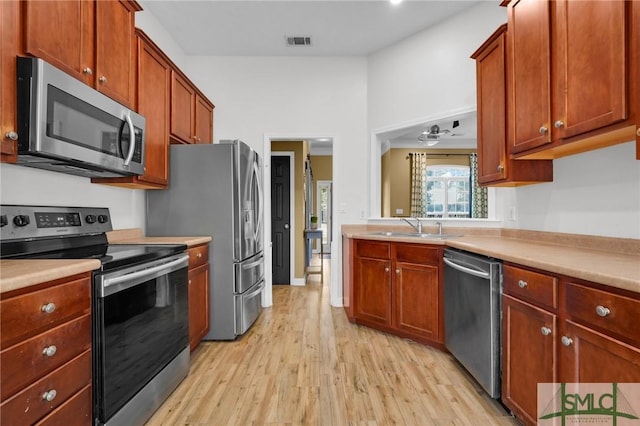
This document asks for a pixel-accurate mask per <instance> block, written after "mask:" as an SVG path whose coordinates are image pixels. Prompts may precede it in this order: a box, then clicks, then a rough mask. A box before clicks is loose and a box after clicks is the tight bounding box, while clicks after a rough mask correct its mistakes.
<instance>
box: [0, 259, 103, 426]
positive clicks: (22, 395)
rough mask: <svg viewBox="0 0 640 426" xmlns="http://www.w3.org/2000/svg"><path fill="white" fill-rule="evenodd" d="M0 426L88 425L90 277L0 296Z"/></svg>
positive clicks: (77, 276)
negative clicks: (39, 425)
mask: <svg viewBox="0 0 640 426" xmlns="http://www.w3.org/2000/svg"><path fill="white" fill-rule="evenodd" d="M0 312H1V313H2V315H1V316H0V365H1V366H2V367H1V369H0V376H1V379H2V380H1V385H0V424H2V425H6V426H11V425H16V426H22V425H31V424H51V425H69V426H73V425H87V426H88V425H90V424H91V423H92V415H91V410H92V404H91V394H92V391H91V364H92V356H91V273H90V272H88V273H86V274H81V275H76V276H73V277H68V278H63V279H59V280H56V281H51V282H49V283H43V284H38V285H34V286H32V287H28V288H24V289H18V290H14V291H9V292H5V293H2V294H0Z"/></svg>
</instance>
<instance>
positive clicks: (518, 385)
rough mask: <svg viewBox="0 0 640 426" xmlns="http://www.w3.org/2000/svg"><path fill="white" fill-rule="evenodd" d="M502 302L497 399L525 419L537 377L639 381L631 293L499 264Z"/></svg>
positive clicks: (638, 337) (530, 419) (529, 421)
mask: <svg viewBox="0 0 640 426" xmlns="http://www.w3.org/2000/svg"><path fill="white" fill-rule="evenodd" d="M556 284H557V285H556ZM556 307H557V308H556ZM502 309H503V317H502V321H503V322H502V333H503V334H502V353H503V360H502V361H503V365H502V386H503V388H502V400H503V402H504V404H505V405H506V406H507V407H508V408H509V409H511V410H512V412H513V413H514V415H515V416H516V417H517V418H518V419H520V420H521V421H522V422H523V423H524V424H526V425H535V424H538V417H539V412H540V407H538V405H537V401H538V397H537V392H538V389H537V388H538V383H640V329H639V328H638V327H637V325H636V324H637V318H638V313H639V312H640V296H639V295H638V294H637V293H632V292H627V291H623V290H617V289H612V288H605V287H604V286H601V285H598V284H595V283H589V282H584V281H579V280H575V279H573V278H569V277H561V276H553V275H551V274H549V273H546V272H544V271H532V270H530V269H529V268H523V267H520V266H516V265H510V264H505V265H504V295H503V304H502ZM586 392H588V391H585V393H586Z"/></svg>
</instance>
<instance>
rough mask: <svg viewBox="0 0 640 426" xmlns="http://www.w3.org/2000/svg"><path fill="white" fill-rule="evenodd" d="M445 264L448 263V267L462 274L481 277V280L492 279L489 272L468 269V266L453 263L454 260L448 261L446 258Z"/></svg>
mask: <svg viewBox="0 0 640 426" xmlns="http://www.w3.org/2000/svg"><path fill="white" fill-rule="evenodd" d="M443 260H444V263H446V264H447V265H449V266H451V267H452V268H453V269H456V270H458V271H460V272H464V273H465V274H470V275H473V276H475V277H480V278H484V279H487V280H488V279H489V278H490V277H491V274H489V273H488V272H484V271H478V270H476V269H471V268H467V267H466V266H462V265H460V264H458V263H455V262H453V261H452V260H449V259H447V258H446V257H445V258H444V259H443Z"/></svg>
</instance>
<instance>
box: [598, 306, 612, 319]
mask: <svg viewBox="0 0 640 426" xmlns="http://www.w3.org/2000/svg"><path fill="white" fill-rule="evenodd" d="M610 313H611V309H609V308H606V307H604V306H602V305H598V306H596V314H598V316H600V317H606V316H607V315H609V314H610Z"/></svg>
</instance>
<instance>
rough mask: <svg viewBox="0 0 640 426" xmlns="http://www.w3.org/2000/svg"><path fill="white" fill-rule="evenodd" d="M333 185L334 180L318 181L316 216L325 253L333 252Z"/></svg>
mask: <svg viewBox="0 0 640 426" xmlns="http://www.w3.org/2000/svg"><path fill="white" fill-rule="evenodd" d="M332 187H333V182H332V181H330V180H319V181H317V182H316V216H317V217H318V228H320V229H322V251H323V252H324V254H328V253H329V254H330V253H331V222H332V218H333V209H332V202H331V200H332V195H333V194H332ZM318 250H319V248H318Z"/></svg>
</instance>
